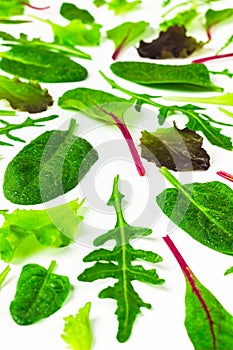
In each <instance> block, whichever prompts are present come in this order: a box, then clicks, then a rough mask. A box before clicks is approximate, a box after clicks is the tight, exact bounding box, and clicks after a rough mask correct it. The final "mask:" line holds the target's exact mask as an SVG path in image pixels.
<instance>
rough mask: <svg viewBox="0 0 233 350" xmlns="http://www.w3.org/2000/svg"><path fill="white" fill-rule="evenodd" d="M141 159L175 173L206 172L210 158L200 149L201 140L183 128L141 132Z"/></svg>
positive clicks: (198, 136)
mask: <svg viewBox="0 0 233 350" xmlns="http://www.w3.org/2000/svg"><path fill="white" fill-rule="evenodd" d="M140 141H141V150H142V157H143V158H145V159H147V160H148V161H149V162H153V163H155V164H156V166H158V167H161V166H166V167H167V168H168V169H171V170H175V171H191V170H207V169H208V168H209V166H210V163H209V161H210V157H209V155H208V154H207V153H206V151H205V150H204V149H203V148H202V147H201V146H202V143H203V138H202V137H201V136H200V135H198V134H196V133H195V132H194V131H191V130H189V129H188V128H185V129H183V130H179V129H178V128H177V127H176V124H174V127H172V128H165V129H164V128H163V129H157V130H156V131H155V132H148V131H146V130H144V131H143V132H142V137H141V139H140Z"/></svg>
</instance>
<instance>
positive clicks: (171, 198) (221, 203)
mask: <svg viewBox="0 0 233 350" xmlns="http://www.w3.org/2000/svg"><path fill="white" fill-rule="evenodd" d="M160 171H161V173H162V174H163V176H164V177H165V178H166V179H167V180H168V181H169V182H170V183H171V184H172V185H173V186H174V187H175V188H169V189H166V190H164V191H163V192H162V193H161V194H159V195H158V196H157V198H156V199H157V204H158V205H159V207H160V208H161V209H162V211H163V212H164V214H165V215H167V216H168V217H169V218H170V219H171V220H172V221H173V222H174V223H175V224H176V225H178V226H179V227H180V228H182V229H183V230H184V231H185V232H187V233H188V234H189V235H190V236H191V237H193V238H194V239H195V240H197V241H198V242H200V243H202V244H204V245H206V246H207V247H209V248H211V249H214V250H216V251H218V252H221V253H224V254H233V240H232V230H231V220H232V219H231V212H232V210H233V195H232V194H233V191H232V189H231V188H230V187H228V186H226V185H225V184H223V183H221V182H218V181H212V182H207V183H193V184H187V185H182V184H180V183H179V182H178V180H177V179H176V178H175V177H174V176H173V175H172V174H171V173H170V172H169V171H168V170H167V169H166V168H165V167H162V168H161V169H160ZM219 208H221V210H219ZM194 218H197V220H195V221H194ZM194 223H195V224H194Z"/></svg>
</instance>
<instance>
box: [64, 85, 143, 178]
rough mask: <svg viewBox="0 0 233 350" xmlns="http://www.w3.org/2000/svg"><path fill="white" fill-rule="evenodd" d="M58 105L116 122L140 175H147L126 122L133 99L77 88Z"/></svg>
mask: <svg viewBox="0 0 233 350" xmlns="http://www.w3.org/2000/svg"><path fill="white" fill-rule="evenodd" d="M58 105H59V106H60V107H61V108H64V109H75V110H78V111H82V112H83V113H84V114H86V115H87V116H89V117H91V118H95V119H96V118H97V119H101V120H104V121H108V122H109V121H110V122H111V123H113V124H115V125H116V126H117V127H118V128H119V130H120V131H121V133H122V135H123V137H124V139H125V141H126V142H127V145H128V147H129V150H130V152H131V155H132V157H133V160H134V163H135V166H136V168H137V171H138V173H139V175H140V176H144V175H145V169H144V167H143V164H142V161H141V159H140V156H139V154H138V151H137V149H136V146H135V144H134V141H133V139H132V136H131V134H130V132H129V130H128V128H127V125H126V124H125V122H124V113H125V112H126V111H127V110H128V109H129V108H130V107H131V106H132V103H131V100H126V99H124V98H120V97H117V96H114V95H112V94H109V93H107V92H104V91H101V90H94V89H88V88H77V89H74V90H69V91H67V92H65V93H64V95H63V96H61V97H60V98H59V100H58Z"/></svg>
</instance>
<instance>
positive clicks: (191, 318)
mask: <svg viewBox="0 0 233 350" xmlns="http://www.w3.org/2000/svg"><path fill="white" fill-rule="evenodd" d="M164 240H165V242H166V243H167V245H168V247H169V248H170V250H171V251H172V253H173V254H174V256H175V258H176V260H177V262H178V263H179V265H180V267H181V269H182V272H183V274H184V276H185V281H186V295H185V306H186V310H185V327H186V330H187V332H188V335H189V338H190V340H191V341H192V343H193V346H194V348H195V350H204V349H205V350H207V349H209V350H212V349H213V350H222V349H230V348H231V344H232V332H233V317H232V315H230V314H229V313H228V312H227V311H226V310H225V309H224V307H223V306H222V304H220V302H219V301H218V300H217V299H216V297H215V296H214V295H213V294H212V293H211V292H210V291H209V290H208V289H207V288H206V287H205V286H203V284H201V283H200V282H199V280H198V279H197V278H196V276H195V275H194V274H193V272H192V271H191V269H190V268H189V266H188V265H187V263H186V262H185V261H184V259H183V257H182V255H181V254H180V252H179V251H178V250H177V248H176V246H175V245H174V243H173V242H172V240H171V238H170V237H169V236H167V237H164Z"/></svg>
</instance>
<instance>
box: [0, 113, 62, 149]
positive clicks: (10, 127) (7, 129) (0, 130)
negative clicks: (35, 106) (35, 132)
mask: <svg viewBox="0 0 233 350" xmlns="http://www.w3.org/2000/svg"><path fill="white" fill-rule="evenodd" d="M3 112H4V111H3ZM0 114H1V113H0ZM2 115H6V113H2ZM7 115H9V112H7ZM11 115H12V114H11ZM56 118H58V116H57V115H51V116H49V117H44V118H37V119H32V118H30V117H27V119H26V120H25V121H24V122H22V123H20V124H11V123H9V122H7V121H5V120H3V119H0V124H2V125H4V126H3V127H0V135H5V136H6V137H7V138H9V139H10V140H13V141H18V142H25V141H24V140H23V139H21V138H19V137H16V136H13V135H12V134H11V132H12V131H14V130H18V129H23V128H27V127H30V126H38V127H40V126H44V125H43V124H41V123H42V122H47V121H49V120H53V119H56ZM0 145H2V146H13V145H12V144H10V143H7V142H3V141H0Z"/></svg>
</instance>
